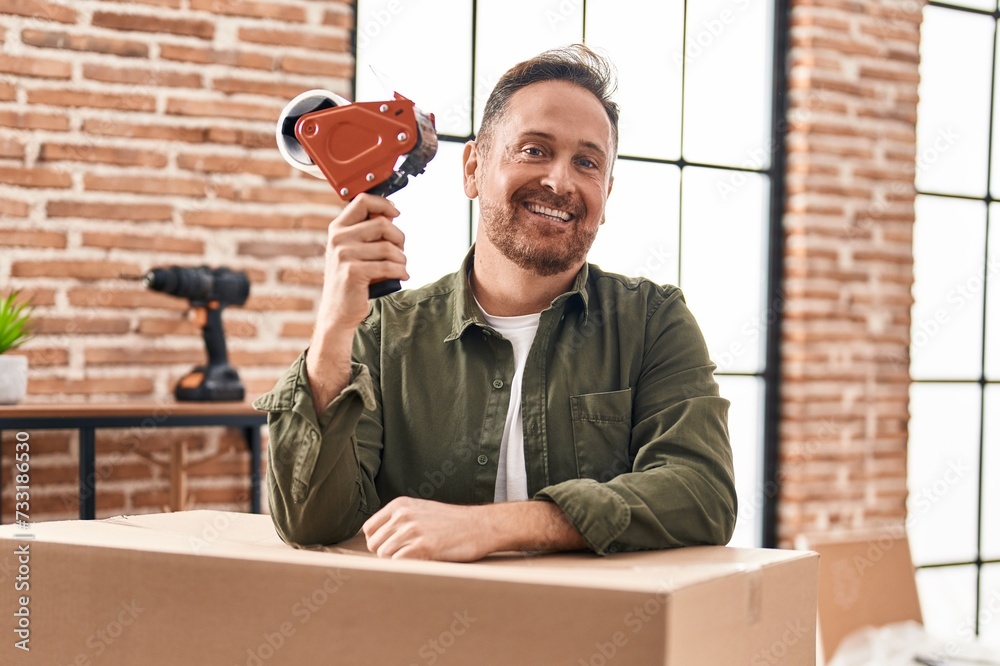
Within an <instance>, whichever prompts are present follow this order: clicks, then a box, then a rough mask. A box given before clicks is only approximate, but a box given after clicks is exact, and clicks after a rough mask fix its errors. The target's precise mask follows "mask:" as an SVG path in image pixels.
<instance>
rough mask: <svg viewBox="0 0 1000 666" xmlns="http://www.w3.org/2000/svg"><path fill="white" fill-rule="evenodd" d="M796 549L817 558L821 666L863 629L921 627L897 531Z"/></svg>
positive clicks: (910, 569)
mask: <svg viewBox="0 0 1000 666" xmlns="http://www.w3.org/2000/svg"><path fill="white" fill-rule="evenodd" d="M796 546H797V547H799V548H805V549H808V550H811V551H815V552H817V553H818V554H819V556H820V568H819V604H818V609H819V638H820V648H819V650H818V652H819V653H820V663H825V662H828V661H830V660H831V659H832V658H833V656H834V655H835V654H836V652H837V648H838V647H839V646H840V643H841V641H843V639H844V638H846V637H847V636H848V635H849V634H851V633H853V632H855V631H857V630H858V629H861V628H863V627H881V626H884V625H887V624H892V623H895V622H903V621H906V620H912V621H914V622H917V623H922V619H921V613H920V599H919V597H918V596H917V580H916V576H915V575H914V571H915V569H914V566H913V560H912V558H911V556H910V543H909V541H908V540H907V538H906V534H905V533H904V532H903V530H902V528H898V529H897V528H891V527H887V528H885V529H882V530H874V531H867V532H854V533H852V534H851V535H850V536H837V535H830V534H818V535H800V536H799V537H798V538H797V539H796Z"/></svg>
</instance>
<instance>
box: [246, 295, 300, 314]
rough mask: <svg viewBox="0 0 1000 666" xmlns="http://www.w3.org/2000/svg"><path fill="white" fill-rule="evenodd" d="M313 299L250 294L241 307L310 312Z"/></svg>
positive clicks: (264, 310) (258, 309)
mask: <svg viewBox="0 0 1000 666" xmlns="http://www.w3.org/2000/svg"><path fill="white" fill-rule="evenodd" d="M314 304H315V301H314V299H312V298H305V297H302V296H285V295H279V294H261V293H257V294H251V295H250V298H248V299H247V302H246V304H244V305H243V308H244V309H246V310H254V311H257V312H273V311H276V310H283V311H294V312H311V311H312V309H313V305H314Z"/></svg>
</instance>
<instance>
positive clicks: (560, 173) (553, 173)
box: [542, 159, 576, 195]
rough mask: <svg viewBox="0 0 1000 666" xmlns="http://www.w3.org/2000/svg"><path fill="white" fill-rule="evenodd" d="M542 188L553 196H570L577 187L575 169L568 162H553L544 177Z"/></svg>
mask: <svg viewBox="0 0 1000 666" xmlns="http://www.w3.org/2000/svg"><path fill="white" fill-rule="evenodd" d="M542 187H545V188H547V189H549V190H551V191H552V193H553V194H559V195H563V194H569V193H571V192H572V191H573V190H574V189H575V188H576V185H575V183H574V181H573V167H572V165H571V164H570V163H569V161H568V160H558V159H557V160H552V161H551V162H549V164H548V168H547V169H546V171H545V174H544V175H543V176H542Z"/></svg>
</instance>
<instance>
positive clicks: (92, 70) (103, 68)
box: [83, 63, 203, 88]
mask: <svg viewBox="0 0 1000 666" xmlns="http://www.w3.org/2000/svg"><path fill="white" fill-rule="evenodd" d="M83 78H85V79H92V80H94V81H103V82H105V83H125V84H131V85H140V86H152V87H168V88H201V86H202V84H203V80H202V77H201V74H197V73H194V72H171V71H163V70H153V69H145V68H134V67H109V66H108V65H101V64H96V63H87V64H84V66H83Z"/></svg>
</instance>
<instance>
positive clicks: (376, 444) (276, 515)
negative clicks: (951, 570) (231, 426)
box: [253, 352, 381, 545]
mask: <svg viewBox="0 0 1000 666" xmlns="http://www.w3.org/2000/svg"><path fill="white" fill-rule="evenodd" d="M253 406H254V407H255V408H256V409H258V410H261V411H266V412H267V413H268V417H267V423H268V431H269V435H270V440H269V443H268V456H267V458H268V467H267V484H268V502H269V507H270V511H271V518H272V520H273V522H274V525H275V528H276V529H277V532H278V534H279V535H280V536H281V538H282V539H284V540H285V541H286V542H289V543H294V544H298V545H326V544H331V543H337V542H339V541H343V540H345V539H348V538H350V537H352V536H353V535H354V534H356V533H357V531H358V530H359V529H360V528H361V525H362V524H363V523H364V521H365V520H366V519H367V518H368V517H369V516H370V515H371V514H372V513H374V511H375V510H377V508H378V506H379V502H378V497H377V494H376V492H375V486H374V478H375V476H376V475H377V473H378V468H379V464H380V459H381V456H380V453H381V452H380V448H381V443H380V441H378V440H376V441H368V442H366V443H362V444H359V441H358V437H357V436H356V430H357V426H358V422H359V421H360V419H361V417H362V413H363V412H365V410H368V412H367V413H369V414H371V413H375V412H377V410H378V405H377V401H376V399H375V393H374V388H373V379H372V376H371V370H370V368H369V366H368V365H366V364H364V363H358V362H353V363H352V364H351V380H350V383H349V384H348V385H347V386H346V387H345V388H344V390H343V391H341V393H340V395H338V396H336V397H335V398H334V399H333V400H332V401H331V402H330V404H329V405H327V406H326V408H325V409H323V411H322V413H320V414H319V417H318V418H317V413H316V409H315V407H314V403H313V397H312V394H311V392H310V389H309V379H308V375H307V373H306V352H303V353H302V355H301V356H300V357H299V358H298V359H297V360H296V361H295V362H294V363H293V364H292V366H291V367H290V368H289V369H288V371H287V372H286V373H285V374H284V376H282V378H281V379H280V380H279V381H278V383H277V384H276V385H275V387H274V389H272V390H271V391H270V392H268V393H265V394H264V395H262V396H260V397H259V398H257V399H256V400H255V401H254V403H253Z"/></svg>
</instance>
